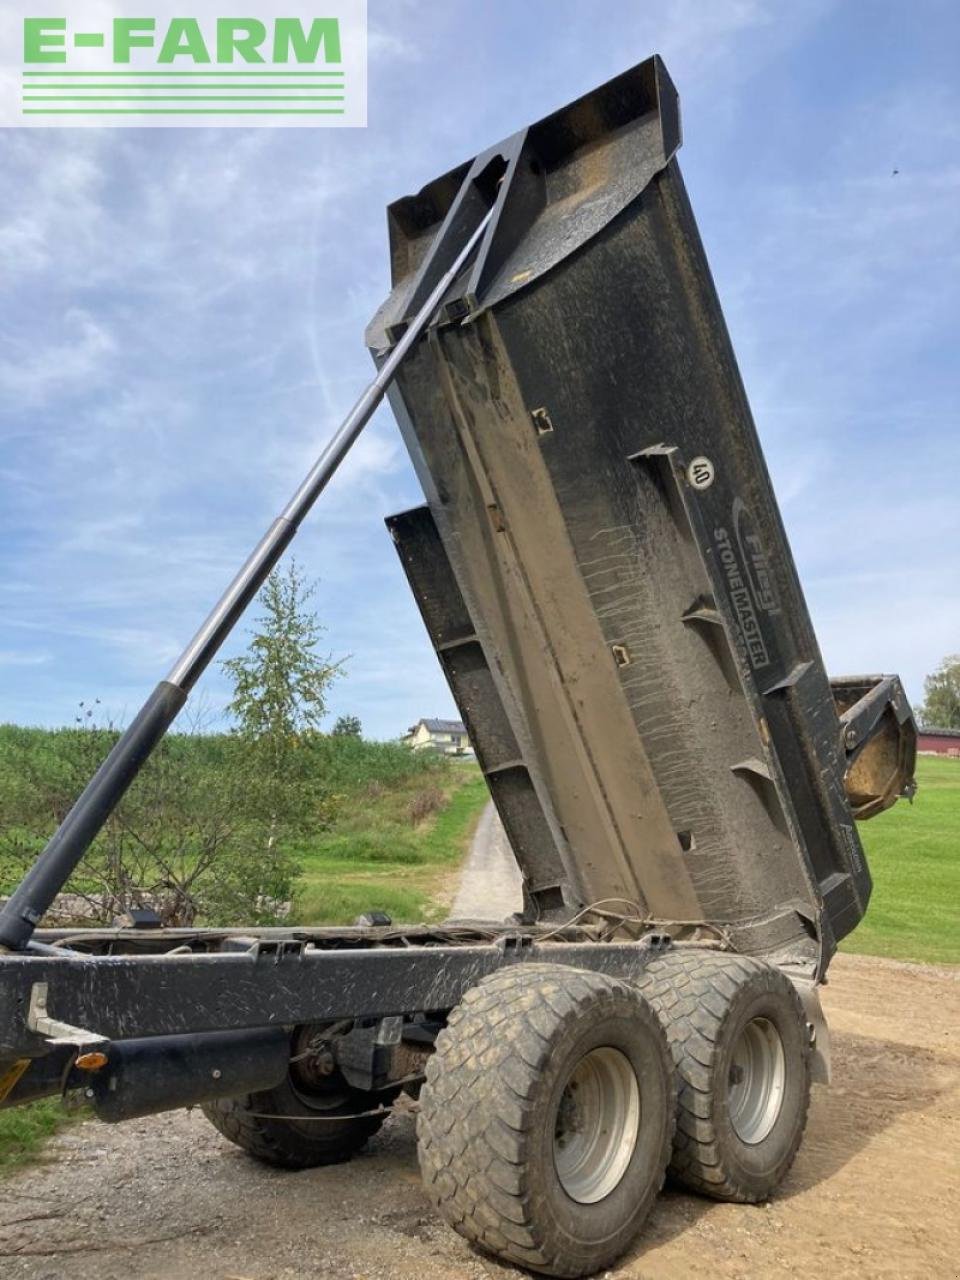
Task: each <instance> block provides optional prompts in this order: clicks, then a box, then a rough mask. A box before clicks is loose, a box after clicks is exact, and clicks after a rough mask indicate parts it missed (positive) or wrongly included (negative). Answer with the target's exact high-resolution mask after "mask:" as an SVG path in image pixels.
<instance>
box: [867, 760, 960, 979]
mask: <svg viewBox="0 0 960 1280" xmlns="http://www.w3.org/2000/svg"><path fill="white" fill-rule="evenodd" d="M917 783H918V785H919V790H918V792H917V796H916V799H915V800H914V802H913V804H912V805H911V804H907V803H906V801H903V800H899V801H898V802H897V803H896V804H895V805H894V807H893V808H892V809H888V810H887V812H886V813H882V814H881V815H880V816H879V817H878V818H873V819H872V820H871V821H870V822H865V823H862V824H861V826H860V835H861V837H862V839H863V843H864V847H865V848H866V851H867V861H868V862H869V864H870V870H871V872H872V874H873V897H872V898H871V899H870V906H869V908H868V910H867V914H866V918H865V919H864V921H863V923H862V924H861V925H860V926H859V928H857V929H856V930H855V932H854V933H852V934H851V935H850V937H849V938H846V939H845V940H844V942H843V944H842V946H843V950H844V951H856V952H859V953H861V954H863V955H874V956H893V957H894V958H896V959H898V960H920V961H928V962H930V963H937V964H958V963H960V760H949V759H946V758H944V757H938V756H920V757H919V759H918V761H917Z"/></svg>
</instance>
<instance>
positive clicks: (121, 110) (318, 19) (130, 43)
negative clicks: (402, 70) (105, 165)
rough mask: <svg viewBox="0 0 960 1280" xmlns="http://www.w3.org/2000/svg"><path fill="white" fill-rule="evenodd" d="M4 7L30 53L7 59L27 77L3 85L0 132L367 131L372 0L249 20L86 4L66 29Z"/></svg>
mask: <svg viewBox="0 0 960 1280" xmlns="http://www.w3.org/2000/svg"><path fill="white" fill-rule="evenodd" d="M7 2H8V4H9V5H10V7H12V8H13V9H15V10H16V11H17V16H18V18H19V19H20V35H21V36H22V48H21V49H18V50H17V51H16V58H15V59H14V58H12V57H11V56H10V54H11V51H10V50H4V51H3V52H4V55H5V59H4V60H5V62H6V64H7V65H8V66H9V65H10V63H11V62H14V63H16V62H19V63H20V67H21V72H20V77H19V83H16V82H14V81H13V80H11V79H10V78H9V77H8V78H7V79H6V80H4V81H2V82H0V126H3V127H17V126H19V127H25V126H26V127H29V126H48V127H49V126H50V125H57V124H59V125H61V126H63V125H66V126H70V125H73V126H76V125H78V124H81V125H82V124H95V125H98V126H104V125H108V126H124V125H134V126H137V125H139V126H140V127H150V126H151V125H163V124H165V123H166V124H167V125H168V126H169V125H174V126H176V127H185V126H189V125H190V124H191V123H195V124H198V125H203V126H207V127H209V126H210V125H212V124H213V125H215V124H223V125H225V126H229V125H230V124H236V125H242V126H244V127H247V128H249V127H250V126H256V125H257V124H263V125H269V126H276V125H284V124H289V125H293V126H301V127H302V126H313V127H323V126H330V125H339V126H343V125H349V126H360V127H362V126H364V125H365V124H366V80H367V50H366V0H329V2H328V0H321V4H320V5H317V4H312V3H311V4H309V5H308V4H307V3H281V4H280V5H274V4H271V3H269V2H268V0H264V3H263V4H261V5H259V6H258V8H259V10H260V12H259V13H258V14H257V16H256V17H250V16H244V17H243V18H229V17H224V16H222V14H223V7H222V4H221V3H219V2H218V0H187V3H180V2H179V0H156V2H155V3H153V4H148V5H145V6H144V8H139V6H138V8H137V10H134V9H133V8H132V7H131V6H128V5H121V9H127V8H129V13H121V14H119V15H117V16H114V17H112V18H111V19H110V20H109V21H107V22H104V21H103V14H102V10H100V11H99V16H98V12H97V11H90V12H88V13H86V14H85V13H84V12H83V10H84V7H85V6H84V4H83V3H82V0H81V3H79V4H77V5H76V6H74V5H71V6H70V17H69V18H66V17H63V16H62V11H61V14H60V15H55V16H44V12H43V5H44V2H45V0H7ZM144 9H146V10H147V15H148V16H144ZM185 10H186V11H187V12H188V13H189V14H190V16H184V11H185ZM249 12H250V11H249V10H247V11H246V14H247V15H249Z"/></svg>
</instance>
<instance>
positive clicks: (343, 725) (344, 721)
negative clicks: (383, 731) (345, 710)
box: [333, 716, 363, 738]
mask: <svg viewBox="0 0 960 1280" xmlns="http://www.w3.org/2000/svg"><path fill="white" fill-rule="evenodd" d="M333 736H334V737H335V738H362V737H363V726H362V725H361V723H360V718H359V717H358V716H338V717H337V721H336V724H334V726H333Z"/></svg>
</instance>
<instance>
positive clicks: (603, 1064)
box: [553, 1048, 640, 1204]
mask: <svg viewBox="0 0 960 1280" xmlns="http://www.w3.org/2000/svg"><path fill="white" fill-rule="evenodd" d="M639 1132H640V1086H639V1085H638V1084H637V1076H636V1072H635V1071H634V1069H633V1066H632V1065H631V1063H630V1059H629V1058H627V1057H626V1055H625V1054H622V1053H621V1052H620V1050H619V1049H611V1048H602V1049H592V1050H591V1051H590V1052H589V1053H588V1054H585V1055H584V1057H582V1058H581V1059H580V1061H579V1062H578V1063H577V1065H576V1066H575V1067H574V1068H573V1070H572V1071H571V1072H570V1075H569V1077H568V1079H567V1083H566V1085H565V1086H564V1089H563V1094H562V1095H561V1098H560V1104H559V1106H558V1107H557V1116H556V1120H555V1122H554V1131H553V1161H554V1165H555V1167H556V1170H557V1177H558V1178H559V1179H560V1185H561V1186H562V1187H563V1189H564V1191H565V1192H566V1193H567V1195H568V1196H569V1197H570V1199H571V1200H576V1201H577V1203H578V1204H596V1202H597V1201H598V1200H602V1199H603V1198H604V1197H605V1196H608V1195H609V1194H610V1192H611V1191H613V1189H614V1188H615V1187H616V1186H618V1184H619V1183H620V1180H621V1178H622V1177H623V1175H624V1174H625V1173H626V1171H627V1166H628V1165H629V1163H630V1160H631V1158H632V1156H633V1152H634V1149H635V1148H636V1145H637V1135H638V1134H639Z"/></svg>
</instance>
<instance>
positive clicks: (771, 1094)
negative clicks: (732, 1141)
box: [727, 1018, 787, 1146]
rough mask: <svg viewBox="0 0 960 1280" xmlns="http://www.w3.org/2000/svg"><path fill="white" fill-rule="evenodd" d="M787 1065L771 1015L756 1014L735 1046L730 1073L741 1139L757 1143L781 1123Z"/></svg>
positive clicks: (733, 1119) (731, 1105) (731, 1104)
mask: <svg viewBox="0 0 960 1280" xmlns="http://www.w3.org/2000/svg"><path fill="white" fill-rule="evenodd" d="M786 1077H787V1068H786V1057H785V1055H784V1051H783V1041H782V1040H781V1039H780V1032H779V1031H778V1030H777V1028H776V1027H775V1026H774V1024H773V1023H772V1022H771V1021H770V1019H769V1018H752V1019H751V1020H750V1021H749V1022H748V1023H747V1024H746V1026H745V1027H744V1028H743V1030H742V1031H741V1032H740V1035H739V1037H738V1038H737V1042H736V1044H735V1045H734V1047H733V1056H732V1058H731V1060H730V1070H729V1072H728V1075H727V1106H728V1109H729V1114H730V1123H731V1125H732V1126H733V1130H734V1133H736V1135H737V1137H738V1138H739V1139H740V1141H741V1142H744V1143H746V1144H747V1145H748V1146H755V1145H756V1144H757V1143H758V1142H762V1141H763V1140H764V1138H766V1137H767V1136H768V1135H769V1133H770V1131H771V1130H772V1129H773V1126H774V1125H775V1124H776V1123H777V1119H778V1117H779V1115H780V1109H781V1107H782V1106H783V1092H784V1088H785V1085H786Z"/></svg>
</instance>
